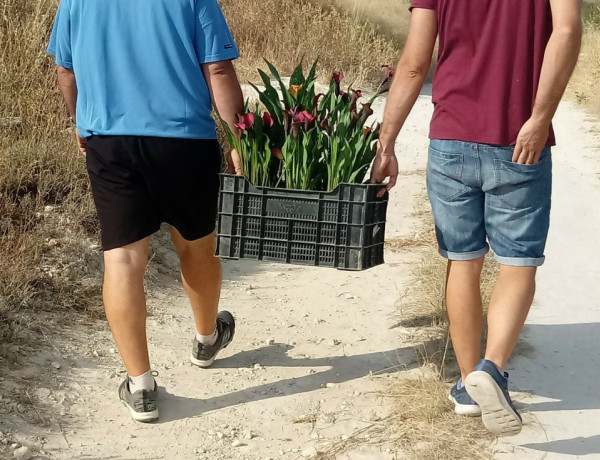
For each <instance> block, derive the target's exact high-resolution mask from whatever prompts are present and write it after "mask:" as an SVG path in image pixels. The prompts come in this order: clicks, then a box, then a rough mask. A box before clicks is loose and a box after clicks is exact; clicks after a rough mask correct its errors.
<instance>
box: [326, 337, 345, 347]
mask: <svg viewBox="0 0 600 460" xmlns="http://www.w3.org/2000/svg"><path fill="white" fill-rule="evenodd" d="M329 343H330V344H331V345H333V346H334V347H336V346H338V345H341V344H342V342H340V341H339V340H338V339H331V342H329Z"/></svg>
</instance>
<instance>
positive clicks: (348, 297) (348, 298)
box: [344, 294, 354, 300]
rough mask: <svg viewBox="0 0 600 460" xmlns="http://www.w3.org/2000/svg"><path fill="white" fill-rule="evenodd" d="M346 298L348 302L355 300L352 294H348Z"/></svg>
mask: <svg viewBox="0 0 600 460" xmlns="http://www.w3.org/2000/svg"><path fill="white" fill-rule="evenodd" d="M344 297H345V298H346V300H352V299H354V296H353V295H352V294H346V295H345V296H344Z"/></svg>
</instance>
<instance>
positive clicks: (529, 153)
mask: <svg viewBox="0 0 600 460" xmlns="http://www.w3.org/2000/svg"><path fill="white" fill-rule="evenodd" d="M549 129H550V124H549V123H548V124H546V123H543V122H539V121H536V120H534V119H532V118H530V119H529V120H527V122H526V123H525V124H524V125H523V127H522V128H521V131H520V132H519V135H518V136H517V144H516V145H515V151H514V153H513V157H512V161H513V163H518V164H521V165H534V164H536V163H538V162H539V161H540V156H541V155H542V150H544V147H545V146H546V141H547V140H548V133H549V131H548V130H549Z"/></svg>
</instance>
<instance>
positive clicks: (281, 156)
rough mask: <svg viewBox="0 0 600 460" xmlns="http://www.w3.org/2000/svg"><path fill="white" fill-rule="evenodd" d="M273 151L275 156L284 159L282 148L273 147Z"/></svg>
mask: <svg viewBox="0 0 600 460" xmlns="http://www.w3.org/2000/svg"><path fill="white" fill-rule="evenodd" d="M271 153H272V154H273V156H274V157H275V158H278V159H279V160H283V152H282V151H281V149H271Z"/></svg>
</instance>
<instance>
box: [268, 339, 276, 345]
mask: <svg viewBox="0 0 600 460" xmlns="http://www.w3.org/2000/svg"><path fill="white" fill-rule="evenodd" d="M267 345H275V339H269V340H267Z"/></svg>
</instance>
